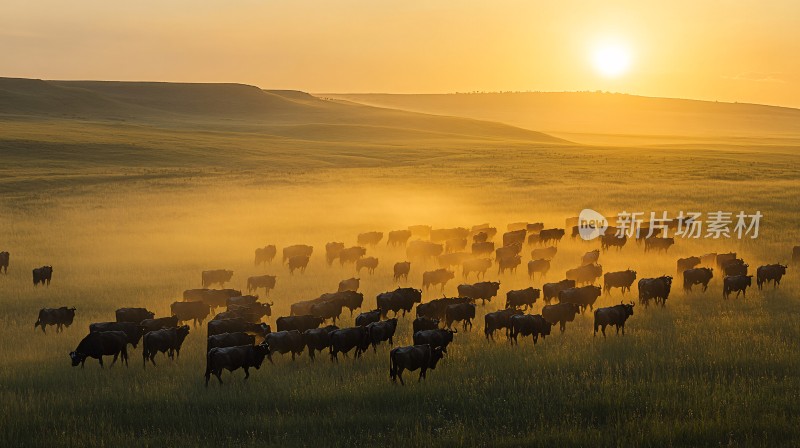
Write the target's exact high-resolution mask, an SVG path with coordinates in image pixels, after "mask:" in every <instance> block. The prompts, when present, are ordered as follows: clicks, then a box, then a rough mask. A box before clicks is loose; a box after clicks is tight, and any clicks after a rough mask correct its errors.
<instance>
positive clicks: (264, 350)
mask: <svg viewBox="0 0 800 448" xmlns="http://www.w3.org/2000/svg"><path fill="white" fill-rule="evenodd" d="M253 355H254V356H253V367H255V368H256V369H260V368H261V363H263V362H264V358H266V357H267V356H269V344H267V341H264V342H262V343H261V344H258V345H256V346H253Z"/></svg>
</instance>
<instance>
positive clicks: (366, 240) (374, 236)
mask: <svg viewBox="0 0 800 448" xmlns="http://www.w3.org/2000/svg"><path fill="white" fill-rule="evenodd" d="M382 239H383V232H366V233H359V234H358V238H356V242H357V243H358V244H359V245H362V246H375V245H377V244H378V243H380V242H381V240H382Z"/></svg>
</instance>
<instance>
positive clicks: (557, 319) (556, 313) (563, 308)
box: [542, 303, 581, 333]
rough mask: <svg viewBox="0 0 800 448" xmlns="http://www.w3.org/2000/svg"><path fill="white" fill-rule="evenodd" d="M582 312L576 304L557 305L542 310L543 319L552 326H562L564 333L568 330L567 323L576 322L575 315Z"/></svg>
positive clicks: (547, 306)
mask: <svg viewBox="0 0 800 448" xmlns="http://www.w3.org/2000/svg"><path fill="white" fill-rule="evenodd" d="M580 311H581V307H580V306H579V305H577V304H575V303H557V304H555V305H545V306H544V308H542V317H544V319H545V320H546V321H547V322H549V323H550V324H551V325H555V324H557V323H558V324H560V325H561V332H562V333H563V332H564V330H566V328H567V322H572V321H573V320H575V315H576V314H578V313H579V312H580Z"/></svg>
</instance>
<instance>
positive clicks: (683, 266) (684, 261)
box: [678, 257, 700, 276]
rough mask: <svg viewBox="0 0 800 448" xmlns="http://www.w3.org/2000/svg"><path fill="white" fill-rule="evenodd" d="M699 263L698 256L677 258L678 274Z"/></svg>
mask: <svg viewBox="0 0 800 448" xmlns="http://www.w3.org/2000/svg"><path fill="white" fill-rule="evenodd" d="M699 265H700V257H687V258H678V276H681V275H683V271H686V270H687V269H693V268H696V267H697V266H699Z"/></svg>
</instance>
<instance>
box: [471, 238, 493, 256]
mask: <svg viewBox="0 0 800 448" xmlns="http://www.w3.org/2000/svg"><path fill="white" fill-rule="evenodd" d="M492 252H494V243H493V242H492V241H484V242H482V243H472V255H474V256H476V257H477V256H481V255H491V254H492Z"/></svg>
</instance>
